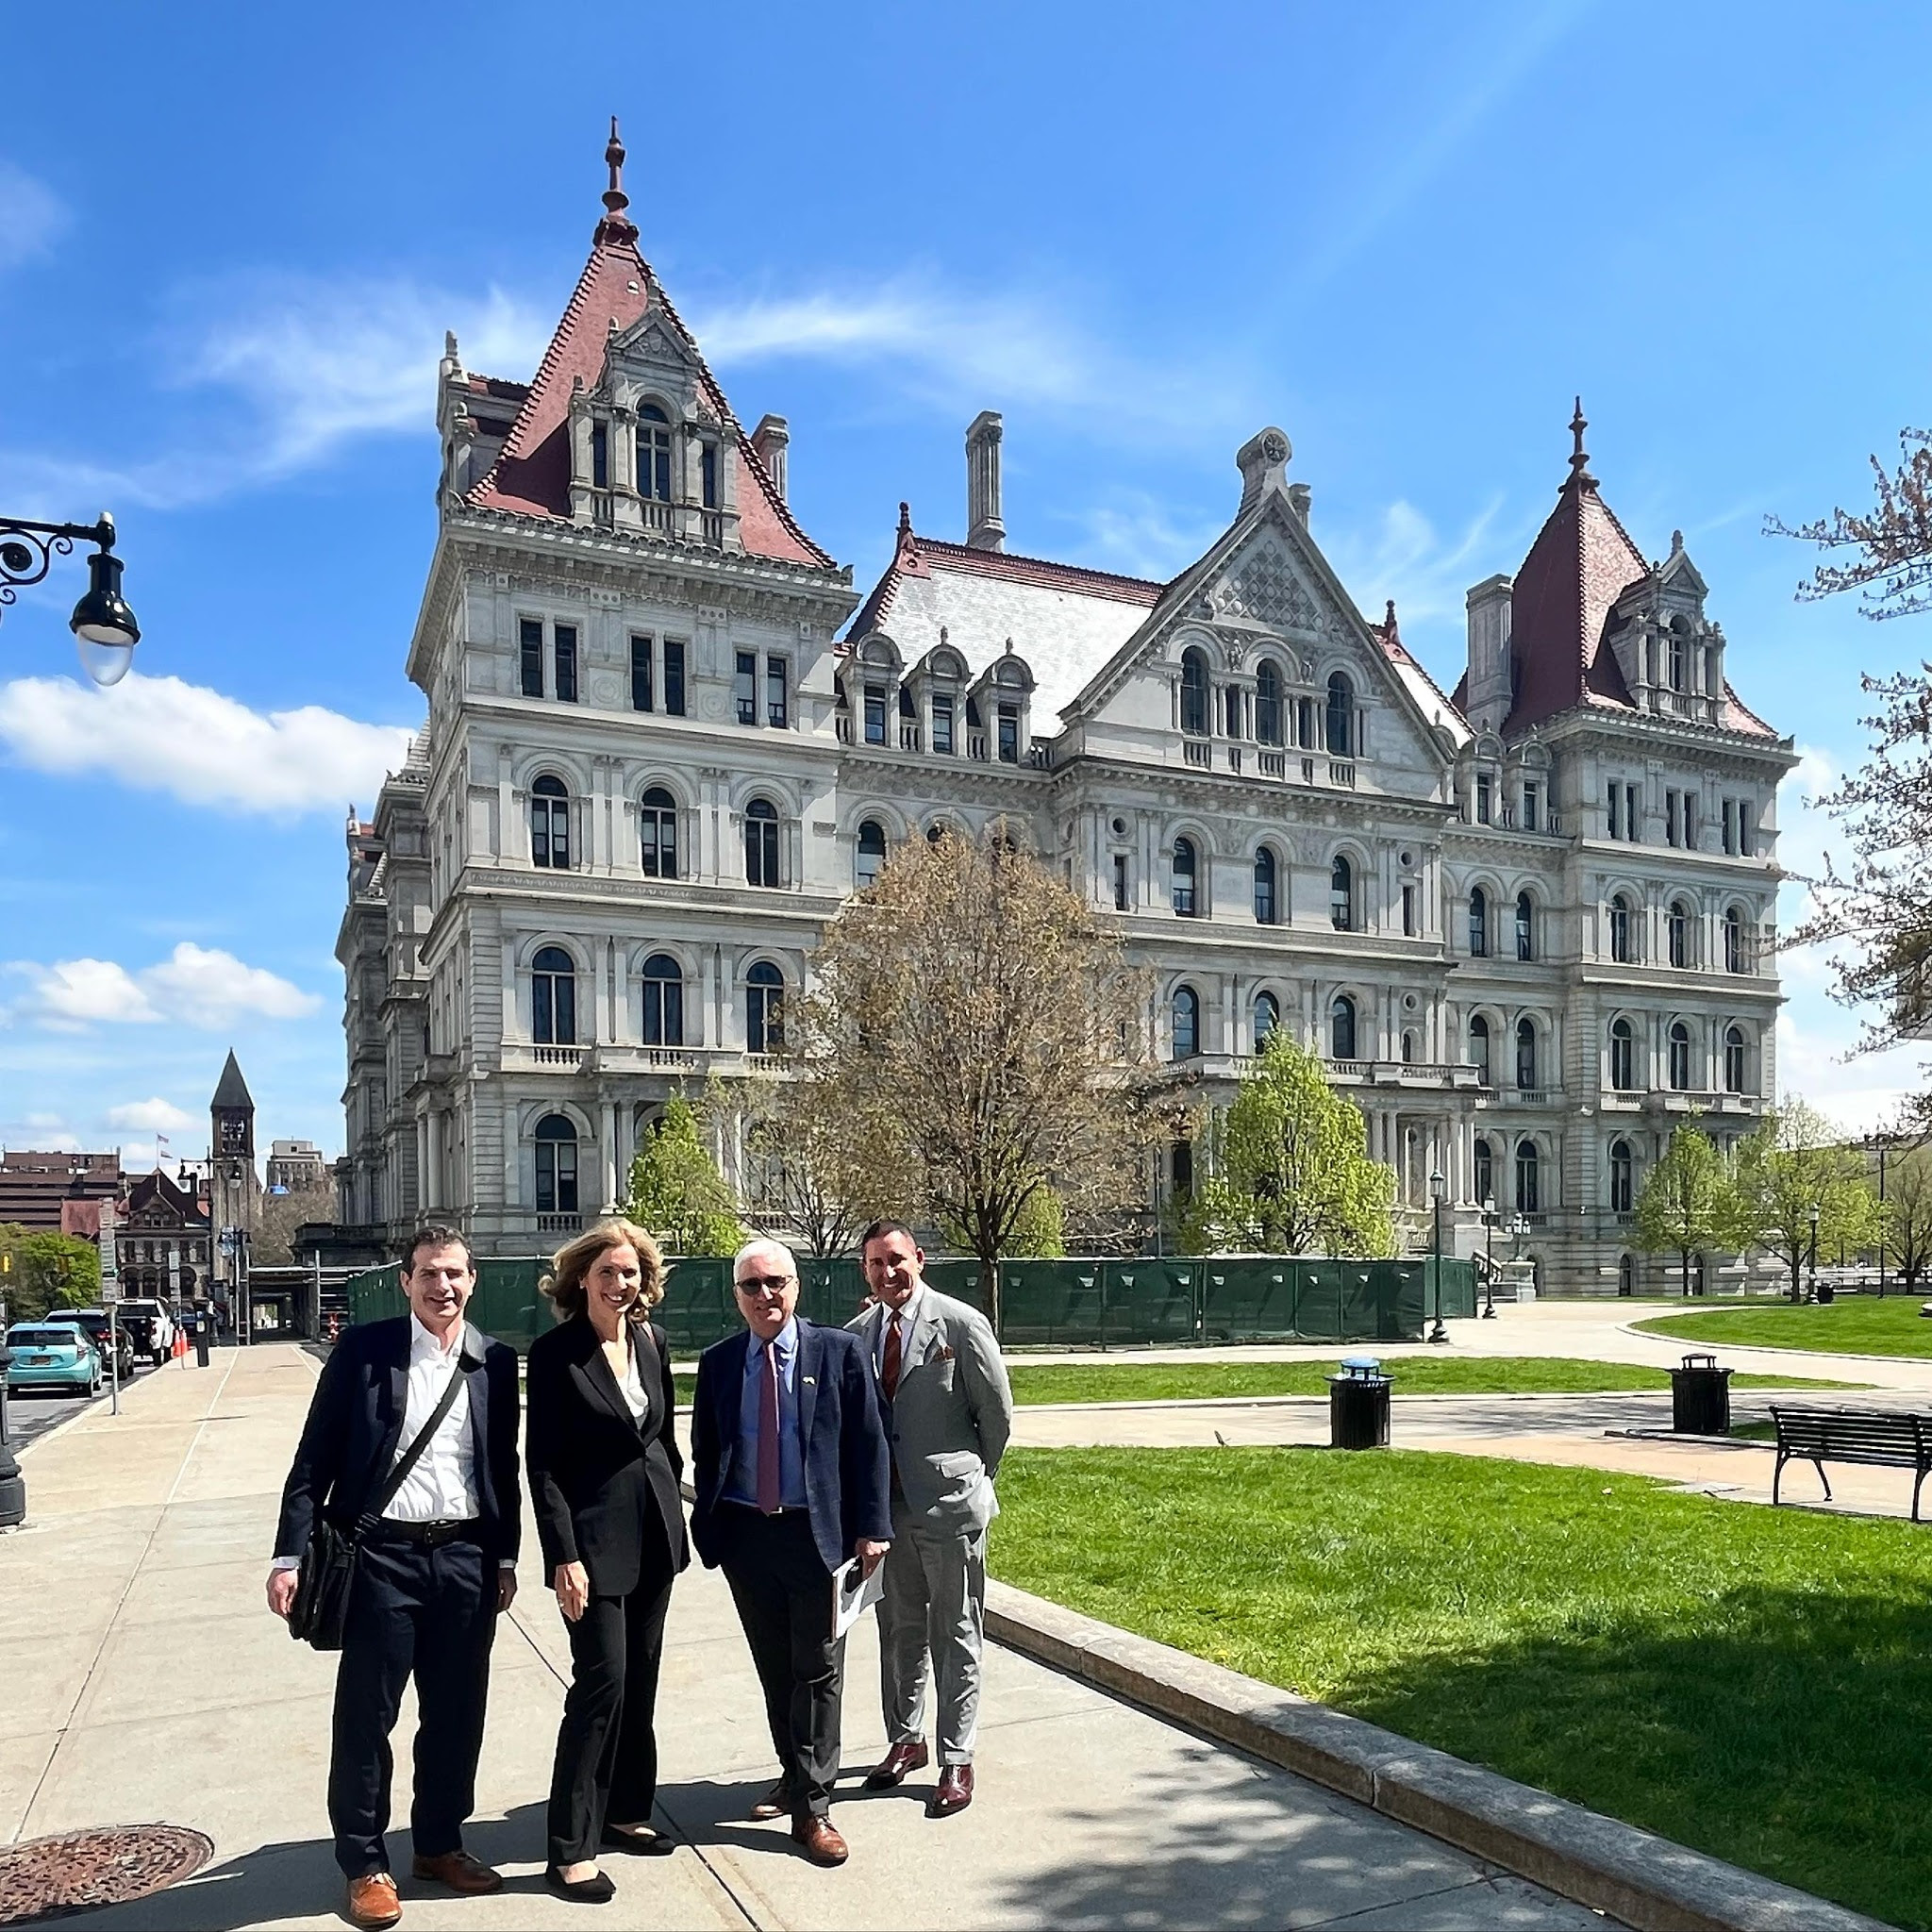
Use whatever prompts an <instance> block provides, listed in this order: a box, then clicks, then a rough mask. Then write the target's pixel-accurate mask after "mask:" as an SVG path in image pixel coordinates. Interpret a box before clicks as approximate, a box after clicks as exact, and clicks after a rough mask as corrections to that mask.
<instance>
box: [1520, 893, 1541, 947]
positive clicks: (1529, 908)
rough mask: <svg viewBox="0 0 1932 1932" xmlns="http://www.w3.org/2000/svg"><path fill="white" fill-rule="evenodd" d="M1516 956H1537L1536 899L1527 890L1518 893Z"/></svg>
mask: <svg viewBox="0 0 1932 1932" xmlns="http://www.w3.org/2000/svg"><path fill="white" fill-rule="evenodd" d="M1516 957H1517V958H1519V959H1534V958H1536V901H1535V900H1534V899H1532V898H1531V897H1530V896H1529V894H1528V893H1527V892H1518V893H1517V895H1516Z"/></svg>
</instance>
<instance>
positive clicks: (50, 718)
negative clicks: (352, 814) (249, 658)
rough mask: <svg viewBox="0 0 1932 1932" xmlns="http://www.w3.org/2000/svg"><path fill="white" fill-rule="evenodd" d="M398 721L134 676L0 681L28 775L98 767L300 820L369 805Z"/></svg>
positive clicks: (392, 765) (395, 741)
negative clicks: (257, 705)
mask: <svg viewBox="0 0 1932 1932" xmlns="http://www.w3.org/2000/svg"><path fill="white" fill-rule="evenodd" d="M409 739H410V732H409V730H408V727H407V726H405V725H400V724H363V723H361V722H360V721H359V720H358V719H355V718H345V717H344V716H342V714H341V712H340V711H331V710H328V709H326V708H324V707H322V706H320V705H303V706H300V707H298V708H296V709H293V710H288V711H267V712H263V711H257V710H253V709H251V708H249V707H248V706H246V705H244V704H242V703H241V702H239V701H238V700H237V699H235V698H231V697H227V696H225V695H224V694H223V693H222V692H220V691H211V690H209V689H208V687H207V686H206V685H198V684H188V683H185V682H184V681H183V680H182V679H180V678H178V677H143V676H142V675H140V674H139V673H135V674H133V675H129V676H128V677H127V678H126V679H125V680H124V681H123V682H122V683H120V684H118V685H116V686H114V688H113V689H112V690H110V691H94V690H92V689H90V688H89V687H87V686H84V685H82V684H80V683H79V682H77V681H76V680H75V679H72V678H65V677H23V678H16V679H15V680H14V681H13V682H12V683H10V684H6V685H0V750H4V751H5V752H6V753H7V755H8V757H9V758H11V759H12V760H13V761H14V762H15V763H16V764H20V765H25V767H27V768H28V769H29V770H31V771H37V772H56V773H60V774H79V773H88V772H97V773H100V774H104V775H106V776H108V777H112V778H114V779H116V780H118V781H119V782H121V783H122V784H125V785H131V786H134V787H135V788H136V789H137V790H140V791H164V792H168V793H170V794H172V795H173V796H174V797H175V798H178V799H181V800H183V801H184V802H185V803H187V804H190V805H207V806H216V807H225V808H229V809H234V810H241V811H248V812H264V813H269V814H272V815H277V816H285V817H286V816H293V815H295V814H298V813H303V812H311V811H341V810H344V809H345V808H347V807H348V806H349V805H350V803H351V802H352V801H355V800H358V799H371V798H373V797H374V796H375V791H376V789H377V788H378V787H379V786H380V785H381V783H382V780H383V775H384V774H385V773H388V772H392V771H394V770H396V769H397V768H398V767H399V766H400V765H401V763H402V761H403V757H404V754H405V753H406V752H407V751H408V745H409Z"/></svg>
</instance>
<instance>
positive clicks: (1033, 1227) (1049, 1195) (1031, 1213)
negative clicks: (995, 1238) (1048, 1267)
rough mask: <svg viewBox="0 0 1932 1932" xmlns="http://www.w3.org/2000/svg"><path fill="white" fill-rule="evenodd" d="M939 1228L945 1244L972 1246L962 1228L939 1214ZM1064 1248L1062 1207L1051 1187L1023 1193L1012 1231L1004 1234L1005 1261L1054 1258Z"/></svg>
mask: <svg viewBox="0 0 1932 1932" xmlns="http://www.w3.org/2000/svg"><path fill="white" fill-rule="evenodd" d="M940 1232H941V1234H942V1235H943V1236H944V1237H945V1240H946V1245H947V1246H948V1247H954V1248H964V1249H967V1250H970V1249H971V1248H972V1246H973V1243H972V1242H971V1241H968V1240H967V1238H966V1233H965V1230H964V1229H963V1228H961V1227H959V1226H958V1224H955V1223H954V1222H952V1221H949V1220H948V1219H946V1217H945V1216H943V1215H941V1218H940ZM1066 1252H1067V1217H1066V1208H1065V1207H1064V1205H1063V1204H1062V1202H1061V1200H1060V1197H1059V1195H1058V1192H1057V1191H1055V1190H1054V1189H1052V1188H1041V1189H1039V1190H1038V1191H1035V1192H1034V1193H1031V1194H1029V1195H1028V1196H1027V1197H1026V1202H1025V1205H1024V1207H1023V1208H1021V1209H1020V1213H1019V1217H1018V1219H1017V1220H1015V1222H1014V1223H1013V1231H1012V1233H1011V1234H1009V1235H1008V1237H1007V1246H1006V1256H1005V1258H1006V1259H1007V1260H1008V1261H1058V1260H1059V1259H1061V1258H1062V1257H1064V1256H1065V1254H1066Z"/></svg>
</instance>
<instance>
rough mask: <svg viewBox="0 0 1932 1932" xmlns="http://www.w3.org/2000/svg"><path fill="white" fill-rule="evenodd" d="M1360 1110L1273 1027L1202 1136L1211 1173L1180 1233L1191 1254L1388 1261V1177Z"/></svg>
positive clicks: (1391, 1181)
mask: <svg viewBox="0 0 1932 1932" xmlns="http://www.w3.org/2000/svg"><path fill="white" fill-rule="evenodd" d="M1368 1145H1369V1142H1368V1127H1367V1124H1366V1123H1365V1122H1364V1121H1363V1119H1362V1112H1361V1108H1358V1107H1357V1106H1356V1104H1355V1103H1354V1101H1352V1100H1350V1099H1349V1098H1348V1097H1347V1096H1346V1095H1345V1094H1341V1093H1338V1092H1337V1091H1335V1090H1334V1089H1333V1088H1332V1087H1330V1086H1329V1084H1328V1081H1327V1078H1326V1076H1325V1074H1324V1072H1323V1068H1322V1063H1321V1061H1320V1060H1318V1059H1317V1058H1315V1057H1314V1056H1313V1055H1312V1054H1310V1053H1308V1052H1307V1051H1306V1050H1305V1049H1304V1048H1302V1047H1300V1046H1298V1045H1297V1044H1296V1043H1295V1042H1294V1041H1292V1040H1291V1039H1290V1038H1289V1036H1288V1033H1287V1031H1286V1030H1285V1029H1284V1028H1282V1027H1279V1026H1277V1027H1276V1028H1275V1029H1274V1032H1272V1033H1271V1034H1269V1036H1268V1039H1267V1041H1266V1043H1265V1044H1264V1045H1263V1047H1262V1049H1261V1051H1260V1053H1259V1054H1258V1055H1257V1057H1256V1060H1255V1064H1254V1068H1253V1071H1252V1072H1250V1073H1249V1074H1246V1075H1245V1076H1244V1077H1243V1078H1242V1080H1241V1088H1240V1091H1238V1092H1237V1093H1236V1094H1235V1097H1234V1102H1233V1104H1232V1105H1231V1106H1230V1107H1229V1108H1228V1109H1227V1112H1226V1114H1225V1115H1224V1117H1223V1119H1222V1120H1221V1121H1219V1122H1218V1123H1217V1124H1215V1125H1214V1127H1213V1128H1212V1129H1211V1130H1210V1135H1209V1145H1208V1154H1209V1158H1210V1162H1211V1165H1212V1168H1213V1172H1212V1173H1211V1174H1209V1175H1208V1177H1207V1178H1206V1179H1205V1180H1204V1181H1202V1182H1201V1183H1200V1184H1199V1185H1198V1187H1197V1188H1196V1189H1195V1192H1194V1198H1193V1201H1192V1202H1191V1204H1190V1206H1189V1208H1188V1209H1187V1210H1186V1211H1185V1212H1184V1213H1183V1215H1182V1217H1181V1230H1182V1234H1183V1238H1184V1239H1185V1240H1186V1241H1187V1243H1188V1245H1189V1246H1190V1247H1191V1248H1192V1249H1193V1250H1194V1252H1196V1253H1197V1254H1212V1253H1215V1252H1217V1251H1221V1252H1224V1251H1226V1250H1227V1249H1229V1248H1240V1247H1251V1248H1257V1249H1260V1250H1262V1251H1264V1252H1266V1253H1269V1254H1277V1255H1300V1254H1308V1253H1311V1252H1319V1253H1321V1254H1324V1255H1351V1256H1353V1255H1360V1256H1387V1255H1392V1254H1393V1253H1394V1252H1395V1228H1394V1224H1393V1220H1392V1218H1391V1209H1392V1208H1393V1206H1394V1202H1395V1174H1394V1171H1393V1170H1392V1169H1391V1168H1389V1167H1387V1166H1385V1165H1384V1164H1383V1163H1382V1162H1380V1161H1378V1160H1373V1159H1371V1158H1369V1151H1368Z"/></svg>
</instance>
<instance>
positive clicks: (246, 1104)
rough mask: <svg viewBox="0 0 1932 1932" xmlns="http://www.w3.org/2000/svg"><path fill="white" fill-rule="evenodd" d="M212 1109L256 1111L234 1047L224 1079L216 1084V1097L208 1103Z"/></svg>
mask: <svg viewBox="0 0 1932 1932" xmlns="http://www.w3.org/2000/svg"><path fill="white" fill-rule="evenodd" d="M208 1106H209V1107H211V1108H215V1107H222V1108H228V1107H239V1108H247V1109H248V1111H249V1112H250V1113H253V1112H254V1111H255V1097H254V1095H253V1094H251V1093H250V1092H249V1091H248V1082H247V1081H246V1080H244V1079H243V1078H242V1063H241V1062H240V1061H239V1060H238V1059H236V1058H235V1050H234V1048H233V1047H230V1048H229V1049H228V1058H227V1062H226V1064H225V1066H224V1067H223V1068H222V1077H221V1078H220V1079H219V1080H217V1081H216V1082H215V1097H214V1098H213V1099H212V1100H211V1101H209V1102H208Z"/></svg>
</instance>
